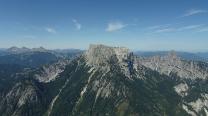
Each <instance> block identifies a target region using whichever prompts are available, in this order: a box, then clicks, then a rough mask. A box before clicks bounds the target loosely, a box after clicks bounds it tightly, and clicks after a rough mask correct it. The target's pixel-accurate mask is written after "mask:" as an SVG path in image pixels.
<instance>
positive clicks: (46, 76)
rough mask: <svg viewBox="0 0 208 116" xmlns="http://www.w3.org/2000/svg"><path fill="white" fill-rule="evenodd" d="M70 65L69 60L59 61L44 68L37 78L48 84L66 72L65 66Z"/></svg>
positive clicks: (36, 75)
mask: <svg viewBox="0 0 208 116" xmlns="http://www.w3.org/2000/svg"><path fill="white" fill-rule="evenodd" d="M68 63H69V61H68V60H59V61H58V62H56V63H54V64H50V65H48V66H43V67H42V68H41V69H40V70H39V73H37V74H35V78H36V79H37V80H39V81H40V82H44V83H48V82H50V81H53V80H55V79H56V78H57V77H58V76H59V74H60V73H61V72H63V71H64V69H65V66H66V65H67V64H68Z"/></svg>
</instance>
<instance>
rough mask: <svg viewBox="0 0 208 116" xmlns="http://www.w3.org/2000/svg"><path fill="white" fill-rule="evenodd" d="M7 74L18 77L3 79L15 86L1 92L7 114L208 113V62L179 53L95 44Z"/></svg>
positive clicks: (149, 115)
mask: <svg viewBox="0 0 208 116" xmlns="http://www.w3.org/2000/svg"><path fill="white" fill-rule="evenodd" d="M0 70H1V69H0ZM2 70H6V69H2ZM7 70H8V72H14V73H9V74H8V75H9V76H8V77H10V78H4V79H3V80H4V83H9V82H12V84H8V86H6V87H5V88H4V87H3V89H2V90H1V91H0V114H1V115H2V116H57V115H61V116H66V115H70V116H153V115H154V116H161V115H163V116H189V115H192V116H199V115H200V116H206V115H208V111H207V110H208V105H207V104H208V94H207V93H208V86H207V85H208V83H207V82H208V81H207V79H208V76H207V75H208V64H207V63H206V62H202V61H192V60H185V59H183V58H181V57H179V56H177V54H176V53H175V52H169V53H168V55H164V56H159V55H157V56H152V57H148V58H146V57H140V56H136V55H134V54H133V53H132V52H130V50H129V49H128V48H125V47H109V46H105V45H90V47H89V49H88V50H87V51H85V52H84V53H82V54H81V55H80V56H77V57H75V58H73V59H59V60H58V61H57V62H54V63H50V64H47V65H44V66H42V67H40V68H36V69H24V68H23V69H21V68H15V67H14V69H13V71H12V70H11V69H10V68H9V69H7ZM0 72H4V71H0ZM0 74H1V73H0ZM3 75H5V74H4V73H2V74H1V75H0V78H3V77H2V76H3ZM0 82H3V81H2V79H1V80H0Z"/></svg>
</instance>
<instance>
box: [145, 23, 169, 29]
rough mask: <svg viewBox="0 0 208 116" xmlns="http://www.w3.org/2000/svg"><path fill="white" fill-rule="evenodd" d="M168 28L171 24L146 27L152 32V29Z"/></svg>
mask: <svg viewBox="0 0 208 116" xmlns="http://www.w3.org/2000/svg"><path fill="white" fill-rule="evenodd" d="M169 26H171V24H163V25H154V26H150V27H147V29H149V30H154V29H160V28H167V27H169Z"/></svg>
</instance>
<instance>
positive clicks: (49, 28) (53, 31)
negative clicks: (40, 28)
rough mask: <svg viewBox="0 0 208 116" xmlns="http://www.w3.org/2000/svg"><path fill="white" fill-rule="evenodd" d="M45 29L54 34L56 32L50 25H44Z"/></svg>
mask: <svg viewBox="0 0 208 116" xmlns="http://www.w3.org/2000/svg"><path fill="white" fill-rule="evenodd" d="M45 30H46V31H47V32H49V33H54V34H55V33H57V32H56V30H55V29H54V28H51V27H46V28H45Z"/></svg>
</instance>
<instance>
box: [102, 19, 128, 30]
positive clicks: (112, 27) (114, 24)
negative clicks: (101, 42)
mask: <svg viewBox="0 0 208 116" xmlns="http://www.w3.org/2000/svg"><path fill="white" fill-rule="evenodd" d="M126 26H127V24H123V23H122V22H119V21H116V22H110V23H108V26H107V28H106V31H108V32H114V31H117V30H121V29H123V28H125V27H126Z"/></svg>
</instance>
